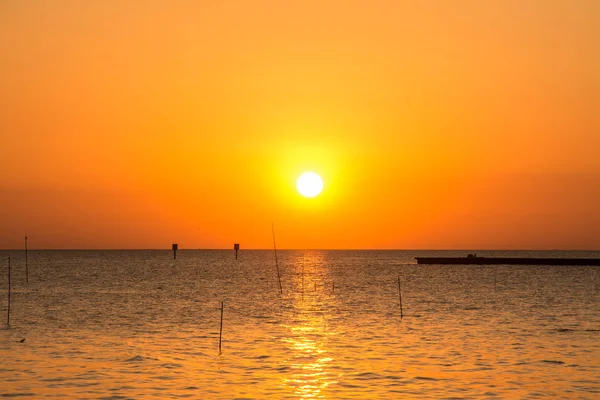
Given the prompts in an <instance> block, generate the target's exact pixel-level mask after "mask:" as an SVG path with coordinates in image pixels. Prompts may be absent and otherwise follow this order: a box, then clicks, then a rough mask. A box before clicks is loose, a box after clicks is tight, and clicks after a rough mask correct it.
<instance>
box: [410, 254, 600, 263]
mask: <svg viewBox="0 0 600 400" xmlns="http://www.w3.org/2000/svg"><path fill="white" fill-rule="evenodd" d="M415 259H416V260H417V264H455V265H464V264H475V265H493V264H503V265H600V258H550V257H537V258H535V257H477V255H475V254H469V255H467V256H466V257H415Z"/></svg>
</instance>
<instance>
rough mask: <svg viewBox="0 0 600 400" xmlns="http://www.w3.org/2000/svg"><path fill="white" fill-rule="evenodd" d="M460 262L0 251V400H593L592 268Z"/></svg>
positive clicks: (598, 270) (597, 270)
mask: <svg viewBox="0 0 600 400" xmlns="http://www.w3.org/2000/svg"><path fill="white" fill-rule="evenodd" d="M468 252H472V251H467V250H465V251H344V250H335V251H334V250H332V251H320V250H282V251H277V257H276V256H275V253H274V251H272V250H271V251H268V250H255V251H254V250H243V249H242V250H240V251H239V254H238V259H237V260H236V258H235V253H234V251H233V250H179V251H178V252H177V258H176V259H174V258H173V252H172V251H171V250H131V251H121V250H112V251H99V250H87V251H58V250H57V251H39V250H29V252H28V254H27V268H26V265H25V252H24V251H22V250H18V251H17V250H14V251H0V397H6V398H59V399H140V398H160V399H172V398H174V399H179V398H193V399H265V398H276V399H354V398H361V399H364V398H372V399H399V398H409V399H412V398H424V399H434V398H435V399H438V398H439V399H482V398H490V399H491V398H523V399H535V398H544V399H545V398H560V399H598V398H600V267H597V266H596V267H594V266H525V265H490V266H477V265H418V264H416V261H415V259H414V257H415V256H465V255H466V254H467V253H468ZM476 253H477V256H503V257H528V256H530V257H584V258H588V257H589V258H600V252H584V251H567V252H565V251H518V252H517V251H483V250H478V251H476ZM8 257H10V259H11V297H10V299H11V305H10V321H9V322H10V325H7V324H6V322H7V317H8V315H7V308H8ZM27 272H28V276H27V275H26V273H27ZM27 280H28V281H27Z"/></svg>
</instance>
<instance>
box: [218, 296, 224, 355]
mask: <svg viewBox="0 0 600 400" xmlns="http://www.w3.org/2000/svg"><path fill="white" fill-rule="evenodd" d="M222 336H223V302H221V327H220V328H219V355H221V353H222V352H221V337H222Z"/></svg>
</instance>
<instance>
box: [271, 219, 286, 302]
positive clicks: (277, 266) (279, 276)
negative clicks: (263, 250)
mask: <svg viewBox="0 0 600 400" xmlns="http://www.w3.org/2000/svg"><path fill="white" fill-rule="evenodd" d="M271 231H272V232H273V250H274V251H275V268H277V281H278V282H279V294H283V288H282V287H281V275H280V273H279V262H278V261H277V246H276V245H275V226H274V225H273V223H271Z"/></svg>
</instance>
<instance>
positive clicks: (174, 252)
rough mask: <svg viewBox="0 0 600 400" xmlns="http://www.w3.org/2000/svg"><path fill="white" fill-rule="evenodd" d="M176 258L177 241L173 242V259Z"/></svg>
mask: <svg viewBox="0 0 600 400" xmlns="http://www.w3.org/2000/svg"><path fill="white" fill-rule="evenodd" d="M175 259H177V243H173V260H175Z"/></svg>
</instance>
